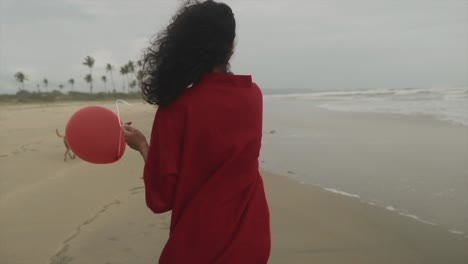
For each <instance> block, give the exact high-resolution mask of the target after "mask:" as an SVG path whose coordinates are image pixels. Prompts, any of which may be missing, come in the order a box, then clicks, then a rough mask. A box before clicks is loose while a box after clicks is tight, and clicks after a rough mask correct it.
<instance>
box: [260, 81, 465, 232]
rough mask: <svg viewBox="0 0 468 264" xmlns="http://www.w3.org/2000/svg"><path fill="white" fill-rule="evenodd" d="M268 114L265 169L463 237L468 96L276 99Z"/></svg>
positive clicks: (451, 90) (340, 94) (448, 91)
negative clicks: (439, 227) (413, 117)
mask: <svg viewBox="0 0 468 264" xmlns="http://www.w3.org/2000/svg"><path fill="white" fill-rule="evenodd" d="M264 109H265V110H264V111H265V119H264V137H263V146H262V152H261V161H262V167H263V168H265V169H267V170H270V171H273V172H277V173H280V174H285V175H288V176H289V177H291V178H294V179H295V180H297V181H300V182H302V183H304V184H313V185H316V186H319V187H321V188H322V189H324V190H326V191H330V192H333V193H336V194H339V195H344V196H347V197H349V198H350V199H359V200H361V201H362V202H364V203H368V204H370V205H373V206H379V207H382V208H384V209H386V210H388V211H392V212H395V213H398V214H400V215H403V216H405V217H408V218H411V219H413V220H416V221H419V222H421V223H424V224H429V225H435V226H442V227H443V228H446V229H447V230H448V231H450V232H451V233H453V234H454V235H459V236H463V237H466V238H468V88H466V87H443V88H442V87H437V88H427V89H421V88H418V89H388V90H365V91H333V92H315V93H299V94H282V95H281V94H274V95H265V96H264ZM356 113H357V114H356ZM379 114H390V115H382V118H379V117H380V115H379ZM361 115H362V116H363V118H360V117H359V116H361ZM398 116H401V118H399V117H398ZM412 116H415V117H419V118H418V119H414V120H415V122H413V119H412ZM356 117H359V118H357V119H355V118H356ZM400 119H401V120H400ZM402 120H403V121H402ZM421 120H423V121H421ZM425 120H429V122H426V121H425ZM431 120H433V121H431ZM416 121H417V122H416ZM413 123H414V124H413ZM431 124H437V125H436V126H434V125H431Z"/></svg>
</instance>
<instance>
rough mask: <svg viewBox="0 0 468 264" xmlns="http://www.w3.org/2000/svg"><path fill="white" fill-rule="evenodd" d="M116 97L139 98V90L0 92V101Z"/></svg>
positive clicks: (35, 101) (75, 99) (83, 99)
mask: <svg viewBox="0 0 468 264" xmlns="http://www.w3.org/2000/svg"><path fill="white" fill-rule="evenodd" d="M116 99H126V100H129V99H141V95H140V93H139V92H135V93H117V92H115V93H104V92H100V93H94V94H91V93H83V92H73V91H70V92H68V93H63V92H61V91H59V90H54V91H52V92H29V91H26V90H21V91H18V92H17V93H16V94H1V95H0V103H44V102H45V103H51V102H76V101H107V100H109V101H112V100H116Z"/></svg>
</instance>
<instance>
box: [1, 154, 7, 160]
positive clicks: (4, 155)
mask: <svg viewBox="0 0 468 264" xmlns="http://www.w3.org/2000/svg"><path fill="white" fill-rule="evenodd" d="M6 157H8V154H1V155H0V159H2V158H6Z"/></svg>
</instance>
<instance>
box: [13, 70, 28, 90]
mask: <svg viewBox="0 0 468 264" xmlns="http://www.w3.org/2000/svg"><path fill="white" fill-rule="evenodd" d="M15 79H16V81H17V82H19V83H20V84H21V88H20V90H24V82H25V81H27V80H28V77H26V75H24V73H22V72H17V73H15Z"/></svg>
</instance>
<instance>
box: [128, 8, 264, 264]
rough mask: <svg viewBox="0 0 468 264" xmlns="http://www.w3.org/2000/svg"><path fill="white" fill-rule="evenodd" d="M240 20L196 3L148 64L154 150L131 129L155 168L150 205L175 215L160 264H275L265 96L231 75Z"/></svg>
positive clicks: (132, 142)
mask: <svg viewBox="0 0 468 264" xmlns="http://www.w3.org/2000/svg"><path fill="white" fill-rule="evenodd" d="M235 28H236V22H235V19H234V15H233V13H232V10H231V9H230V8H229V6H227V5H226V4H222V3H216V2H214V1H205V2H193V1H192V2H190V4H187V5H186V6H184V7H183V8H182V9H181V10H180V11H179V12H178V13H177V14H176V15H175V17H174V18H173V20H172V22H171V24H170V25H169V26H168V27H167V29H166V30H164V31H163V32H162V33H160V34H159V35H158V37H157V39H156V40H155V41H154V42H153V43H152V45H151V47H150V48H149V49H148V50H147V52H146V54H145V57H144V66H143V76H142V93H143V96H144V99H145V100H146V101H147V102H148V103H150V104H155V105H158V106H159V108H158V110H157V113H156V117H155V120H154V123H153V129H152V133H151V141H150V144H149V145H148V143H147V141H146V139H145V137H144V136H143V135H142V133H141V132H140V131H138V130H137V129H135V128H133V127H131V126H130V125H126V126H124V127H123V131H124V134H125V138H126V140H127V144H128V145H129V146H130V147H131V148H133V149H135V150H137V151H139V152H140V153H141V155H142V156H143V158H144V160H145V167H144V175H143V179H144V183H145V192H146V203H147V205H148V207H149V208H150V209H151V210H152V211H153V212H154V213H163V212H166V211H170V210H172V219H171V227H170V236H169V240H168V241H167V244H166V246H165V247H164V250H163V252H162V254H161V257H160V260H159V263H163V264H166V263H171V264H172V263H183V264H186V263H196V264H204V263H223V264H224V263H226V264H228V263H236V264H238V263H242V264H249V263H256V264H257V263H267V261H268V257H269V254H270V225H269V211H268V205H267V201H266V198H265V192H264V187H263V181H262V178H261V176H260V173H259V170H258V167H259V165H258V156H259V152H260V146H261V138H262V94H261V92H260V89H259V88H258V87H257V85H256V84H254V83H252V78H251V76H241V75H233V74H229V73H228V72H229V60H230V58H231V55H232V53H233V46H234V39H235V35H236V34H235Z"/></svg>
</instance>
